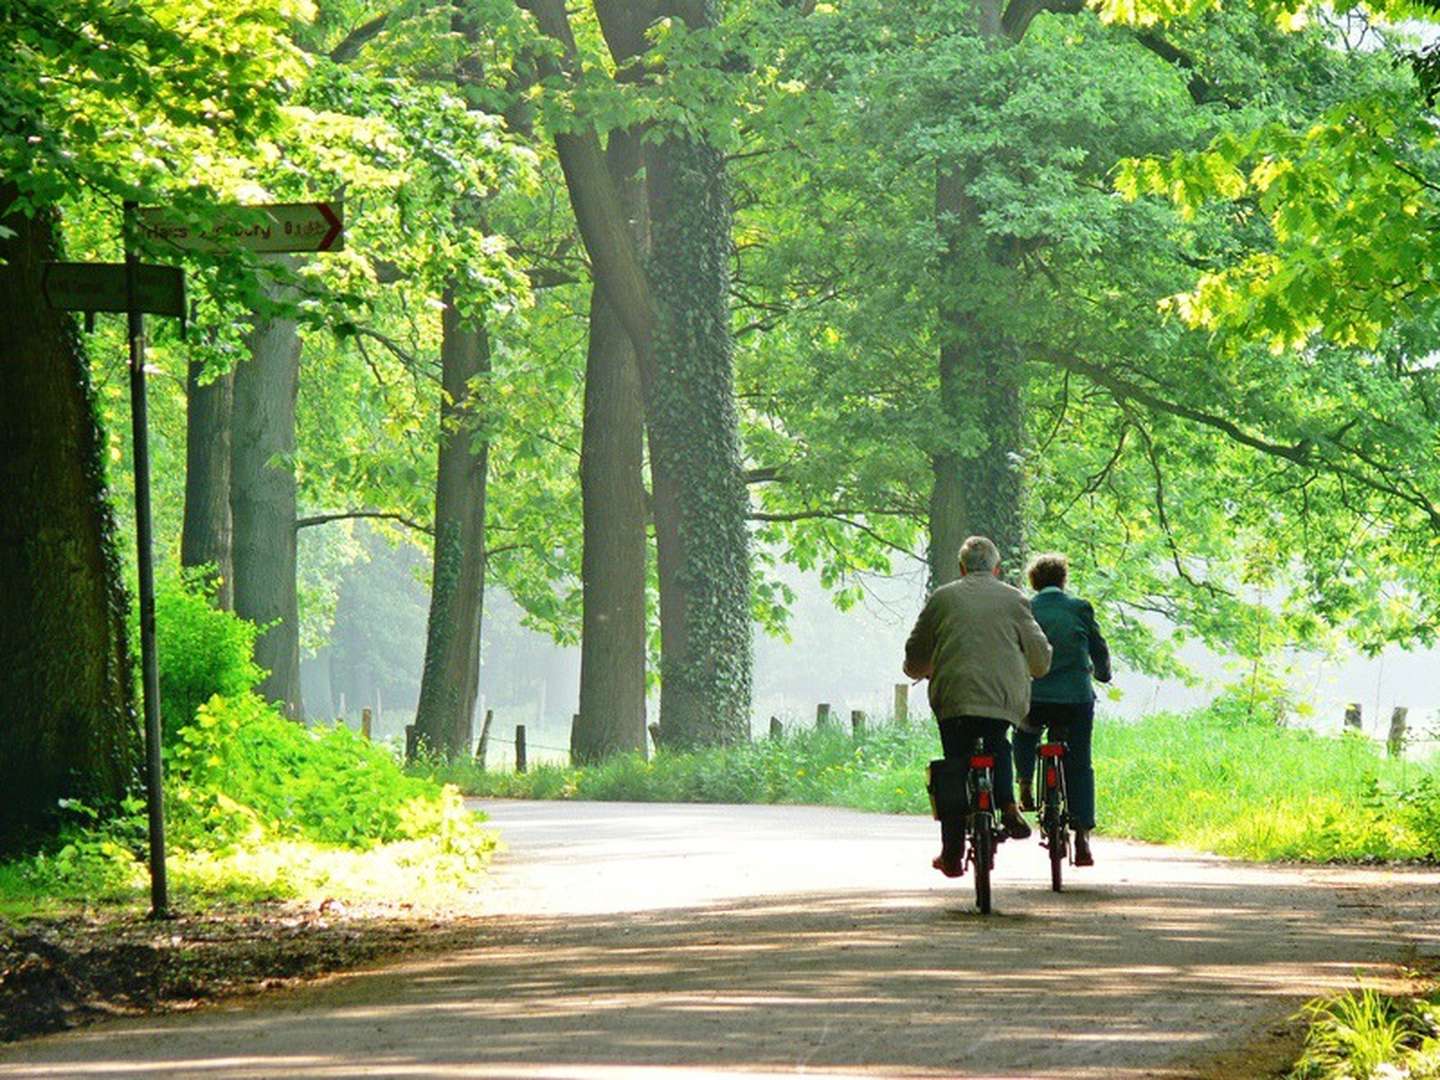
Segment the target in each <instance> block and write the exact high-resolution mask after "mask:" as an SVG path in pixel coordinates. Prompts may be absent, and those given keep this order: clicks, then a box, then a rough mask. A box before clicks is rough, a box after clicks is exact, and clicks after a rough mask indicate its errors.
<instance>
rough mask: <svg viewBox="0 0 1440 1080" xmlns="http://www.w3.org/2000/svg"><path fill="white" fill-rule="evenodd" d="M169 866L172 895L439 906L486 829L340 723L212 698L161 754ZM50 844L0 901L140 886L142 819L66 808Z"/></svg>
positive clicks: (13, 867) (6, 871) (131, 809)
mask: <svg viewBox="0 0 1440 1080" xmlns="http://www.w3.org/2000/svg"><path fill="white" fill-rule="evenodd" d="M166 764H167V773H166V814H167V827H168V836H167V839H168V841H169V851H168V855H169V863H170V871H171V877H172V879H173V881H174V886H175V889H176V891H177V893H179V894H180V895H181V896H182V897H183V896H190V897H194V898H204V897H225V898H230V899H267V898H278V897H288V896H298V895H313V894H315V893H317V892H323V893H325V894H328V895H347V896H356V895H358V896H390V897H394V896H397V895H405V896H412V897H416V898H417V899H421V900H423V899H426V898H432V899H433V898H435V897H437V896H443V895H446V894H450V893H454V892H456V891H459V890H464V889H467V888H470V887H473V886H474V884H475V879H476V876H477V875H478V874H479V873H480V872H481V871H482V870H483V869H484V867H485V865H486V863H487V862H488V861H489V857H490V853H491V852H492V851H493V850H494V847H495V838H494V835H493V834H492V833H490V832H487V831H486V830H485V829H484V828H483V827H482V826H481V821H482V820H483V818H482V817H481V816H480V815H476V814H472V813H470V812H469V811H467V810H466V809H465V807H464V804H463V801H462V800H461V797H460V794H459V792H458V791H457V790H456V789H455V788H453V787H445V786H442V785H440V784H437V783H435V782H434V781H432V780H427V779H423V778H420V777H415V776H410V775H407V774H406V773H405V772H403V771H402V769H401V768H400V766H399V764H398V763H397V762H396V760H395V758H394V757H393V756H392V755H391V754H390V753H389V752H388V751H387V750H385V749H384V748H382V747H379V746H376V745H374V744H372V743H370V742H369V741H368V740H366V739H364V738H362V737H361V736H359V735H358V734H356V733H354V732H352V731H350V730H349V729H348V728H345V727H343V726H335V727H324V728H304V727H301V726H300V725H298V724H295V723H293V722H291V721H289V720H286V719H285V718H284V717H282V716H281V715H280V714H279V713H278V712H277V711H276V710H275V709H273V708H272V707H271V706H269V705H267V704H266V703H265V702H263V701H261V700H260V699H259V698H258V697H256V696H255V695H254V694H250V693H242V694H240V695H238V696H236V697H234V698H222V697H219V696H216V697H213V698H212V699H211V700H210V701H209V702H207V703H206V704H205V705H203V706H201V708H200V709H199V711H198V713H197V714H196V717H195V720H194V721H193V722H192V723H191V724H188V725H186V726H184V727H182V728H181V729H180V730H179V732H178V734H177V737H176V740H175V742H174V744H173V745H172V747H171V748H170V750H169V751H168V753H167V762H166ZM67 809H68V811H69V812H70V814H71V816H72V818H73V824H72V825H71V826H70V827H69V828H67V829H66V830H65V831H64V833H63V834H62V836H61V838H60V841H59V842H58V844H57V845H56V846H55V847H54V849H53V850H51V851H49V852H46V853H42V854H39V855H36V856H33V857H32V858H30V859H26V860H22V861H19V862H12V863H7V864H0V897H4V898H7V899H10V900H14V899H16V898H17V897H48V898H87V899H98V900H115V901H120V900H130V899H134V898H136V897H138V896H140V895H142V894H143V890H144V888H145V881H146V876H145V868H144V862H143V859H144V852H145V850H146V849H145V838H146V832H145V815H144V804H143V801H142V800H139V799H133V798H132V799H129V800H127V802H126V804H125V806H124V808H123V810H124V813H122V814H121V815H120V816H118V817H115V818H112V819H109V820H104V821H102V820H100V819H99V818H98V815H96V814H95V812H94V811H93V810H90V809H89V808H87V807H85V806H82V805H79V804H70V805H69V806H68V807H67Z"/></svg>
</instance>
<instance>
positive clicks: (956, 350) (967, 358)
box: [928, 0, 1033, 588]
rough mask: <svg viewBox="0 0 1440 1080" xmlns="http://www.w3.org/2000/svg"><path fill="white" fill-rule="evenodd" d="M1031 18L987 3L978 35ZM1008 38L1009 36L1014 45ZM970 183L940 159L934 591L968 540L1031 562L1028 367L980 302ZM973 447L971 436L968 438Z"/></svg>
mask: <svg viewBox="0 0 1440 1080" xmlns="http://www.w3.org/2000/svg"><path fill="white" fill-rule="evenodd" d="M1031 14H1033V13H1030V12H1028V9H1027V13H1026V14H1025V15H1024V16H1023V17H1022V16H1020V15H1017V16H1015V18H1014V19H1013V21H1012V24H1011V25H1008V26H1007V25H1006V22H1005V5H1004V4H1003V3H1001V2H1000V0H978V2H977V3H976V5H975V8H974V17H975V20H976V30H977V32H978V33H979V35H980V36H981V37H982V38H984V39H986V40H987V41H988V42H989V43H990V44H991V46H992V47H994V48H1003V47H1005V46H1006V45H1008V44H1009V43H1010V41H1011V40H1018V39H1019V38H1020V37H1021V36H1023V35H1024V33H1025V30H1026V28H1027V27H1028V26H1029V20H1030V16H1031ZM1007 33H1008V34H1009V35H1010V38H1009V39H1007ZM968 179H969V178H968V177H967V176H966V175H965V174H964V173H963V172H962V171H961V170H959V169H957V168H955V167H953V166H951V165H948V164H946V163H943V162H942V163H941V164H940V165H939V167H938V168H937V170H936V179H935V217H936V227H937V229H938V230H939V233H940V238H941V241H942V245H943V248H942V256H941V257H942V260H943V273H942V280H943V281H944V285H945V288H946V289H947V290H951V295H948V296H942V298H941V302H940V310H939V320H940V340H941V344H940V405H941V410H942V412H943V415H944V417H945V421H946V423H945V430H946V439H945V441H944V443H942V445H941V446H939V447H938V448H936V449H935V450H934V451H933V452H932V454H931V469H932V473H933V486H932V488H931V493H930V549H929V559H928V561H929V570H930V586H931V588H935V587H938V586H940V585H943V584H945V583H946V582H947V581H953V580H954V579H955V577H957V576H958V574H959V567H958V565H957V562H956V559H957V556H958V555H959V552H960V545H961V544H962V543H963V542H964V539H965V537H966V536H970V535H979V536H988V537H990V539H991V540H993V541H995V544H996V546H998V547H999V549H1000V556H1001V559H1002V565H1003V566H1004V567H1005V570H1006V573H1007V576H1009V577H1012V578H1014V577H1015V576H1016V575H1018V573H1019V571H1020V569H1021V566H1022V564H1023V563H1024V560H1025V506H1024V502H1025V487H1024V469H1023V456H1022V455H1023V451H1024V440H1025V418H1024V411H1023V397H1022V387H1021V373H1020V370H1019V365H1018V363H1017V361H1016V358H1015V356H1014V355H1013V350H1011V349H1010V348H1009V347H1008V345H1007V344H1006V343H1005V342H1003V341H999V340H997V339H996V336H995V335H994V334H992V333H990V332H988V331H987V329H986V328H985V327H984V326H981V325H979V319H977V317H976V315H975V311H976V308H977V307H979V306H981V305H979V304H977V303H976V301H977V299H978V298H976V297H973V296H971V297H966V296H964V295H963V293H964V292H965V291H966V290H969V289H974V288H975V287H976V286H975V284H974V281H973V280H970V279H967V275H966V269H967V268H968V267H969V266H971V265H973V263H974V261H975V260H976V259H977V258H981V257H983V256H982V254H981V253H983V251H984V248H985V244H984V240H983V237H982V235H981V230H982V227H981V224H980V221H979V217H978V213H977V209H976V206H975V202H974V200H973V199H971V198H970V196H969V194H968V193H967V191H966V185H967V183H968ZM966 428H974V429H978V431H979V433H980V436H981V438H980V440H979V444H978V445H975V446H972V447H969V448H967V449H966V450H964V451H962V450H960V449H959V448H958V447H957V446H955V445H954V444H955V442H956V441H957V440H958V439H959V437H960V433H961V432H962V431H964V430H965V429H966ZM967 441H969V440H967Z"/></svg>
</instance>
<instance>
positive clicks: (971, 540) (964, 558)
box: [960, 536, 1000, 574]
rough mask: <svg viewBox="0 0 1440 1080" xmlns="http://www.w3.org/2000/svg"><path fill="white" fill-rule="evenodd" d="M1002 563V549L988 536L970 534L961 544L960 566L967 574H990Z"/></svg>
mask: <svg viewBox="0 0 1440 1080" xmlns="http://www.w3.org/2000/svg"><path fill="white" fill-rule="evenodd" d="M999 565H1000V549H999V548H997V547H996V546H995V541H993V540H991V539H990V538H989V537H988V536H968V537H966V538H965V543H963V544H961V545H960V568H961V569H962V570H964V571H965V572H966V573H967V574H988V573H990V572H992V571H993V570H994V569H995V568H996V567H997V566H999Z"/></svg>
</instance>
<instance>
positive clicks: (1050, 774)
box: [1045, 769, 1060, 787]
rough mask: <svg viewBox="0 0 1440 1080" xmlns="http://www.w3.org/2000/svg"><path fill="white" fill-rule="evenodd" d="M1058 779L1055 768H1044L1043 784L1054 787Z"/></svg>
mask: <svg viewBox="0 0 1440 1080" xmlns="http://www.w3.org/2000/svg"><path fill="white" fill-rule="evenodd" d="M1059 781H1060V777H1058V776H1057V775H1056V774H1055V770H1054V769H1046V770H1045V786H1046V787H1054V786H1055V785H1056V784H1057V783H1059Z"/></svg>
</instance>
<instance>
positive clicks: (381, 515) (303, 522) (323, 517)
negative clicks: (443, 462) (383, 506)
mask: <svg viewBox="0 0 1440 1080" xmlns="http://www.w3.org/2000/svg"><path fill="white" fill-rule="evenodd" d="M356 518H378V519H380V520H382V521H394V522H398V523H399V524H401V525H404V526H406V527H407V528H410V529H414V530H415V531H416V532H420V533H424V534H425V535H426V536H434V535H435V530H434V529H432V528H431V527H430V526H429V525H422V524H420V522H418V521H416V520H415V519H414V518H409V517H406V516H405V515H404V514H397V513H394V512H393V511H389V510H341V511H337V512H336V513H333V514H314V515H312V516H310V517H303V518H296V519H295V531H296V532H299V531H300V530H301V529H308V528H310V527H311V526H314V525H328V524H329V523H330V522H332V521H349V520H353V519H356Z"/></svg>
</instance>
